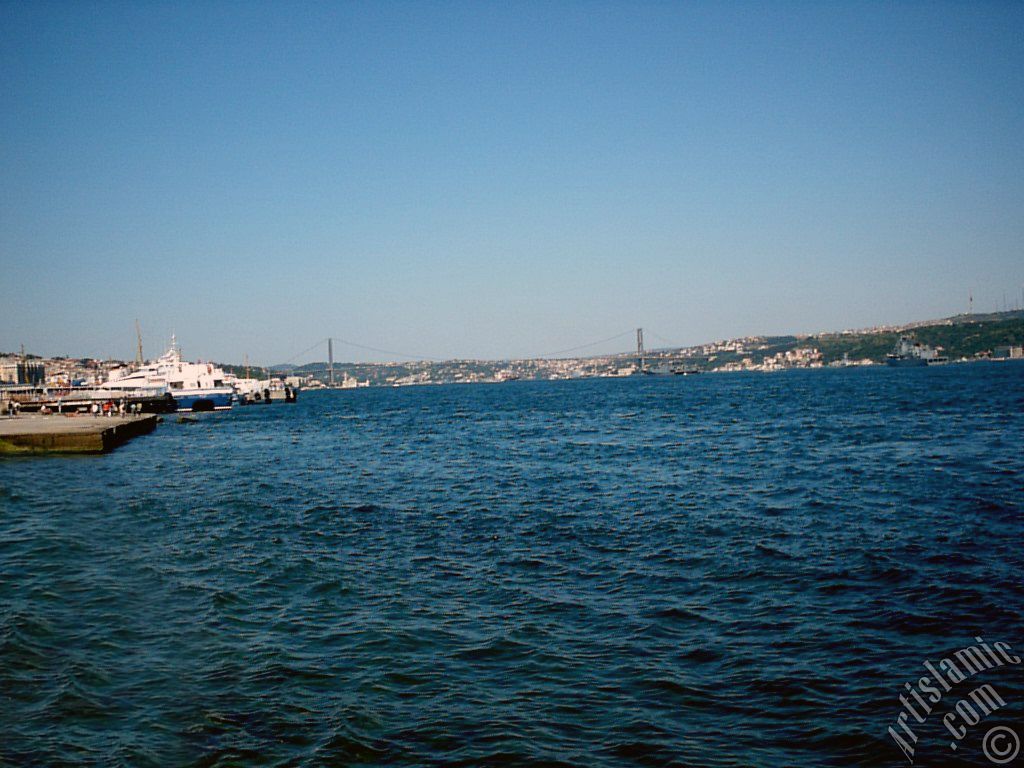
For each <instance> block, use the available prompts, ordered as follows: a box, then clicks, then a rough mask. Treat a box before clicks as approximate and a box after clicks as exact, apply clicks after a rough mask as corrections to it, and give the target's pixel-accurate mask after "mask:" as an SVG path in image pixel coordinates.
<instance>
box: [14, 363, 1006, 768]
mask: <svg viewBox="0 0 1024 768" xmlns="http://www.w3.org/2000/svg"><path fill="white" fill-rule="evenodd" d="M1022 405H1024V366H1022V365H1017V364H1005V365H996V364H992V365H983V364H979V365H967V366H948V367H945V368H939V369H925V370H903V371H896V370H883V369H871V370H837V371H811V372H791V373H784V374H778V375H744V374H735V375H706V376H700V377H686V378H683V377H669V378H657V377H650V378H644V379H630V380H596V381H579V382H552V383H543V382H537V383H533V382H511V383H508V384H504V385H467V386H450V387H430V388H405V389H393V390H391V389H388V390H385V389H379V390H358V391H344V392H320V393H316V392H305V393H302V395H301V396H300V400H299V403H298V404H296V405H284V404H278V405H274V406H270V407H260V406H253V407H250V408H244V409H236V410H235V411H233V412H231V413H222V414H206V415H203V416H202V417H201V418H200V419H199V421H198V422H197V423H194V424H176V423H174V422H173V420H169V421H168V422H167V423H164V424H162V425H160V427H159V428H158V429H157V431H156V432H155V433H154V434H152V435H150V436H147V437H143V438H140V439H137V440H135V441H133V442H131V443H129V444H128V445H126V446H124V447H122V448H120V449H118V450H117V451H116V452H114V453H112V454H109V455H106V456H99V457H86V458H82V457H79V458H20V459H7V460H3V461H0V764H11V765H21V764H28V765H58V764H85V765H133V766H134V765H154V766H155V765H249V764H251V765H408V766H413V765H445V766H451V765H465V766H475V765H576V766H620V765H622V766H627V765H642V766H661V765H677V766H684V765H689V766H790V765H793V766H833V765H834V766H846V765H879V766H882V765H892V766H896V765H901V764H902V765H906V764H907V761H906V759H905V758H904V756H903V754H902V753H901V752H900V751H899V750H898V749H897V747H896V746H895V744H894V742H893V740H892V739H891V738H889V736H888V735H887V733H886V729H887V728H888V727H889V726H890V725H892V724H893V723H894V722H895V719H896V716H897V715H898V713H899V711H900V707H901V704H900V702H899V701H898V699H897V696H898V695H899V694H900V693H901V692H904V688H903V684H904V682H907V681H912V680H916V679H917V678H918V677H919V676H921V675H922V674H925V671H924V670H923V668H922V667H921V664H922V663H923V662H924V661H925V660H929V659H930V660H932V661H936V660H938V659H940V658H942V657H944V656H947V655H949V654H950V653H952V652H953V651H955V650H956V649H959V648H962V647H964V646H966V645H969V644H971V643H973V642H974V640H973V638H975V637H978V636H980V637H983V638H984V639H985V640H986V641H989V642H994V641H996V640H1002V641H1005V642H1007V643H1009V644H1010V645H1011V646H1013V647H1014V648H1016V649H1017V650H1020V649H1024V621H1022V616H1024V575H1022V574H1024V554H1022V549H1021V546H1022V539H1024V537H1022V533H1024V509H1022V508H1024V490H1022V486H1024V415H1022ZM1021 670H1022V667H1020V666H1018V667H1012V666H1006V667H1003V668H998V669H993V670H991V671H988V672H986V673H983V675H980V676H979V677H978V679H977V680H976V681H975V682H977V681H981V680H982V679H983V680H984V681H988V682H991V683H993V684H994V685H995V686H996V688H998V690H999V692H1000V693H1001V694H1002V696H1003V697H1004V698H1005V699H1006V701H1007V707H1006V708H1005V709H1004V710H1002V711H1001V712H998V713H995V714H993V715H992V716H991V718H989V720H988V721H986V722H988V723H995V722H1002V723H1008V724H1011V725H1012V724H1013V722H1014V721H1016V722H1021V721H1024V715H1022V713H1024V680H1022V673H1021ZM971 687H972V686H971V685H970V684H969V683H964V684H963V686H962V688H957V689H954V692H952V693H949V694H947V697H946V699H945V700H944V701H943V705H942V708H941V709H937V710H936V714H935V715H933V716H932V717H931V718H929V719H928V722H926V723H925V724H924V725H922V726H915V727H918V728H919V731H920V741H919V743H918V746H919V749H918V754H917V761H916V764H917V765H961V764H963V765H975V764H976V765H988V764H989V763H987V762H986V761H985V760H984V759H983V757H982V755H981V751H980V749H979V740H980V738H981V736H982V734H983V732H984V727H985V726H984V724H983V725H981V726H978V727H977V728H976V729H973V730H972V731H971V733H970V735H968V736H967V737H966V738H965V739H964V741H963V742H962V745H961V746H960V748H959V749H958V750H957V751H956V752H954V751H952V750H951V749H950V747H949V742H950V740H951V739H950V736H949V734H948V733H947V732H946V731H945V729H944V728H943V726H942V723H941V719H940V718H941V714H942V713H944V712H945V711H946V710H947V709H948V708H949V705H950V704H951V703H953V702H955V701H956V700H957V698H959V695H960V694H965V693H966V692H967V691H969V690H970V689H971ZM1019 730H1020V732H1021V735H1022V736H1024V728H1021V729H1019ZM1022 760H1024V758H1022Z"/></svg>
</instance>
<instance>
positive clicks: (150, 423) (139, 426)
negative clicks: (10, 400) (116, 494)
mask: <svg viewBox="0 0 1024 768" xmlns="http://www.w3.org/2000/svg"><path fill="white" fill-rule="evenodd" d="M158 418H159V417H157V416H124V417H121V416H113V417H108V416H91V415H81V414H76V415H66V414H65V415H59V414H54V415H49V416H42V415H35V414H33V415H29V416H15V417H13V418H11V417H3V418H0V455H2V454H12V453H15V454H20V453H106V452H107V451H112V450H113V449H114V448H116V447H117V446H119V445H121V444H123V443H125V442H127V441H128V440H131V439H132V438H133V437H137V436H138V435H144V434H147V433H149V432H152V431H153V429H154V428H155V427H156V424H157V420H158Z"/></svg>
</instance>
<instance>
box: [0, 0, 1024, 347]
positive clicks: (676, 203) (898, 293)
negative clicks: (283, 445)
mask: <svg viewBox="0 0 1024 768" xmlns="http://www.w3.org/2000/svg"><path fill="white" fill-rule="evenodd" d="M0 269H2V275H3V277H2V279H0V350H11V349H15V348H17V347H18V345H20V344H21V343H24V344H25V346H26V348H27V349H29V350H30V351H34V352H37V353H39V354H47V355H49V354H70V355H76V356H77V355H96V356H120V357H130V356H131V355H132V353H133V349H134V323H135V320H136V318H138V319H139V321H140V323H141V324H142V328H143V334H144V341H145V343H146V345H147V351H148V352H151V353H156V352H159V351H160V348H161V347H162V346H163V345H164V344H165V342H166V340H167V337H168V336H169V334H170V332H171V331H172V330H173V331H175V332H176V333H177V335H178V338H179V341H180V342H181V343H182V345H183V347H184V349H185V352H186V354H187V355H189V356H191V357H202V358H204V359H206V358H213V359H217V360H222V361H225V362H230V361H241V359H242V357H243V355H245V354H248V355H249V356H250V358H251V359H252V360H253V361H257V362H261V363H275V362H282V361H285V360H291V359H293V358H295V356H296V355H297V354H298V353H299V352H301V351H302V350H304V349H306V348H307V347H309V346H310V345H311V344H313V343H314V342H315V341H316V340H317V339H321V338H324V337H327V336H331V335H333V336H337V337H341V338H345V339H350V340H353V341H358V342H360V343H363V344H366V345H369V346H375V347H380V348H384V349H393V350H399V351H403V352H409V353H413V354H422V355H430V356H437V357H487V358H503V357H517V356H530V355H537V354H543V353H546V352H550V351H554V350H559V349H563V348H567V347H572V346H575V345H577V344H584V343H587V342H590V341H593V340H597V339H602V338H606V337H609V336H613V335H615V334H617V333H619V332H622V331H625V330H627V329H629V328H634V327H637V326H643V327H645V328H647V329H649V332H651V333H654V334H656V339H669V340H671V341H674V342H677V343H682V344H686V343H698V342H702V341H707V340H712V339H718V338H725V337H732V336H738V335H744V334H751V333H782V332H804V331H814V330H830V329H831V330H837V329H842V328H848V327H863V326H867V325H873V324H877V323H896V322H903V321H909V320H916V319H923V318H929V317H939V316H945V315H948V314H952V313H955V312H960V311H964V310H965V309H966V305H967V294H968V291H969V290H972V291H973V294H974V297H975V309H976V310H983V309H984V310H992V309H996V308H1001V307H1002V302H1003V294H1004V293H1005V294H1006V301H1007V303H1008V304H1009V305H1013V304H1016V303H1019V302H1020V301H1021V291H1022V285H1024V4H1022V3H864V2H848V3H784V2H778V3H770V4H761V3H753V2H736V3H691V2H672V3H667V2H666V3H610V2H590V3H557V2H543V3H526V2H523V3H454V2H453V3H446V2H408V3H298V2H279V3H271V2H266V3H247V2H246V3H243V2H237V3H235V2H208V3H195V4H190V3H173V4H172V3H163V4H161V3H147V2H138V3H128V4H116V3H84V2H83V3H63V2H62V3H45V2H35V3H13V2H8V1H4V2H0ZM656 339H651V340H656ZM628 345H629V339H628V338H623V339H621V340H618V341H616V342H612V343H609V344H606V345H604V346H603V347H602V346H600V345H598V346H597V347H594V348H593V349H592V350H591V351H595V352H596V351H612V350H616V349H620V348H626V347H628ZM335 354H336V357H337V358H338V359H348V360H373V359H386V358H388V357H389V356H388V355H382V354H378V353H373V352H370V351H367V350H361V349H357V348H348V347H345V346H344V345H342V344H341V343H340V342H339V343H337V344H336V352H335ZM325 356H326V351H325V350H323V349H321V350H319V351H318V353H316V351H315V352H314V353H310V354H307V355H306V356H305V359H311V358H317V359H323V358H324V357H325Z"/></svg>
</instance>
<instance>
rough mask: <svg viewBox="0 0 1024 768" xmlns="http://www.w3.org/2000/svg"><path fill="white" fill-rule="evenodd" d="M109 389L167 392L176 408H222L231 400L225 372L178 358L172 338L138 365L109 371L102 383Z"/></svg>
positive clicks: (233, 393) (125, 391)
mask: <svg viewBox="0 0 1024 768" xmlns="http://www.w3.org/2000/svg"><path fill="white" fill-rule="evenodd" d="M103 387H104V389H107V390H111V391H113V392H123V393H128V392H135V393H139V392H145V393H148V394H156V395H160V394H164V393H166V394H169V395H170V396H171V397H173V398H174V401H175V403H177V410H179V411H226V410H229V409H230V408H231V404H232V402H233V401H234V395H235V390H234V388H232V387H231V385H230V384H229V383H228V380H227V374H225V373H224V371H223V370H221V369H220V368H217V367H216V366H214V365H213V364H212V363H189V362H187V361H184V360H182V359H181V350H180V349H178V345H177V342H176V340H175V338H174V337H173V336H172V337H171V346H170V349H168V350H167V351H166V352H164V353H163V354H162V355H161V356H160V357H158V358H157V359H156V360H155V361H153V362H151V363H147V364H145V365H143V366H142V367H141V368H137V369H135V370H132V369H130V368H118V369H115V370H113V371H111V372H110V377H109V379H108V380H107V382H106V383H105V384H104V385H103Z"/></svg>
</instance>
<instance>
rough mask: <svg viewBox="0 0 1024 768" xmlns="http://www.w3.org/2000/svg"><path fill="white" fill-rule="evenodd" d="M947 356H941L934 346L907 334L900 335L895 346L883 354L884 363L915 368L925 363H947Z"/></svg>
mask: <svg viewBox="0 0 1024 768" xmlns="http://www.w3.org/2000/svg"><path fill="white" fill-rule="evenodd" d="M948 362H949V358H948V357H943V356H942V355H940V354H939V351H938V350H937V349H935V348H934V347H929V346H928V345H927V344H922V343H921V342H919V341H914V340H913V339H912V338H910V337H909V336H900V340H899V341H897V342H896V347H895V348H894V349H893V351H892V352H890V353H889V354H888V355H886V356H885V363H886V365H891V366H894V367H897V368H917V367H920V366H925V365H941V364H942V363H948Z"/></svg>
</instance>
